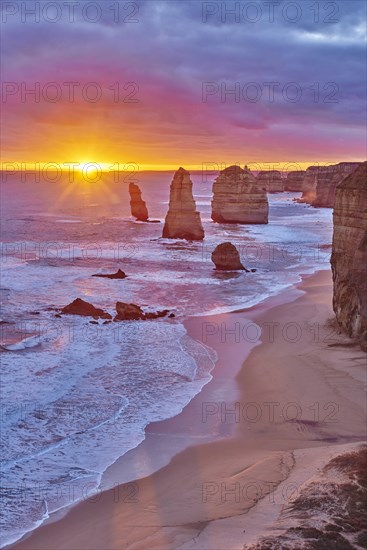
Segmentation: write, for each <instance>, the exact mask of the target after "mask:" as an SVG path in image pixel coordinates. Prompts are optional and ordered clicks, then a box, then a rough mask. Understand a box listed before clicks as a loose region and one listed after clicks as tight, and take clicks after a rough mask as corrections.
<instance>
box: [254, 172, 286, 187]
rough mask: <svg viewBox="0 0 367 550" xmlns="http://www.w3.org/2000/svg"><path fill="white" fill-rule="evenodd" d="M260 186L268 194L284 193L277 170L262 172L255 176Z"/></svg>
mask: <svg viewBox="0 0 367 550" xmlns="http://www.w3.org/2000/svg"><path fill="white" fill-rule="evenodd" d="M256 179H257V181H258V182H259V184H260V186H263V187H265V189H266V191H267V192H268V193H281V192H282V191H284V180H283V178H282V174H281V173H280V172H279V170H264V171H262V172H259V173H258V175H257V178H256Z"/></svg>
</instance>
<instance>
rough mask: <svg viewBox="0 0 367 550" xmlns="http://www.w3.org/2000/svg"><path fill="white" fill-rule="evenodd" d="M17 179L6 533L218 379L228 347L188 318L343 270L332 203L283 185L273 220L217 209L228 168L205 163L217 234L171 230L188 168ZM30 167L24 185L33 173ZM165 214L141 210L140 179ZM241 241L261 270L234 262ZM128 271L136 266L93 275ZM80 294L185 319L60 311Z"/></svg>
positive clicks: (9, 204) (6, 366)
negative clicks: (229, 261) (173, 202)
mask: <svg viewBox="0 0 367 550" xmlns="http://www.w3.org/2000/svg"><path fill="white" fill-rule="evenodd" d="M3 179H4V180H7V181H3V182H2V227H1V229H2V231H1V235H2V254H1V275H2V277H1V296H2V308H1V313H0V318H1V320H2V324H1V325H0V327H1V329H2V334H1V344H2V346H3V351H2V352H1V446H2V452H1V456H2V462H1V500H2V510H3V515H2V520H1V534H2V538H1V544H2V545H3V546H4V545H6V544H8V543H10V542H13V541H15V540H17V539H19V538H20V537H21V536H22V535H23V534H24V533H26V532H28V531H30V530H32V529H34V528H35V527H37V526H38V525H40V523H42V522H43V521H44V519H45V518H47V517H49V515H50V513H52V512H53V511H55V510H59V509H61V508H64V507H67V506H69V505H71V504H73V503H75V502H77V501H78V500H80V499H83V498H87V497H88V496H90V495H91V494H93V491H95V490H96V489H97V488H98V485H99V482H100V480H101V477H102V474H103V472H104V471H105V470H106V469H107V468H108V466H110V465H111V464H112V463H113V462H114V461H116V459H117V458H118V457H120V456H122V455H123V454H124V453H126V452H127V451H128V450H130V449H132V448H134V447H136V446H137V445H139V443H141V442H142V441H143V440H144V431H145V427H146V426H147V425H148V424H149V423H150V422H152V421H158V420H163V419H166V418H169V417H172V416H175V415H177V414H179V413H180V411H181V410H182V409H183V408H184V407H185V406H186V405H187V404H188V403H189V402H190V400H191V399H192V398H193V397H194V396H195V395H196V394H197V393H198V392H200V390H201V388H202V387H203V386H204V385H205V384H207V383H208V382H209V381H210V379H211V374H210V372H211V370H212V369H213V367H214V365H215V360H216V354H215V352H214V350H212V349H211V348H210V347H208V346H204V345H203V344H202V343H199V342H196V341H195V340H193V339H192V338H190V337H189V336H188V335H187V333H186V330H185V328H184V326H183V320H184V319H185V318H187V317H188V316H192V315H202V314H207V313H220V312H225V311H230V310H235V309H239V308H246V307H251V306H254V305H256V304H257V303H259V302H260V301H262V300H264V299H265V298H267V297H268V296H271V295H275V294H277V293H278V292H280V291H281V290H283V289H285V288H287V287H288V286H291V285H294V284H295V283H297V282H299V280H300V274H306V273H310V274H311V273H313V272H315V271H317V270H319V269H325V268H328V266H329V257H330V243H331V237H332V211H331V209H314V208H310V207H309V206H307V205H304V204H298V203H295V202H294V201H293V199H294V198H295V197H297V196H299V195H298V194H296V193H279V194H274V195H268V197H269V203H270V212H269V224H268V225H224V224H215V223H213V222H212V221H211V220H210V201H211V186H212V180H213V177H212V178H210V177H209V178H207V177H205V178H203V177H202V175H201V174H200V173H193V174H192V180H193V182H194V195H195V198H196V203H197V208H198V210H200V213H201V217H202V222H203V226H204V229H205V240H204V241H203V242H202V243H199V242H186V241H183V240H179V239H175V240H168V239H162V238H161V234H162V228H163V222H164V216H165V214H166V211H167V208H168V199H169V184H170V181H171V179H172V173H169V172H160V173H158V172H143V173H140V174H135V175H134V177H133V176H131V175H130V176H129V177H128V178H127V177H126V176H125V177H121V179H120V181H116V178H115V177H114V176H113V175H111V174H108V175H103V176H102V178H101V179H100V180H99V181H96V182H94V183H92V182H86V181H84V180H83V179H81V178H79V179H76V181H74V182H70V181H69V180H68V178H67V177H66V176H63V177H62V178H61V179H59V180H57V181H50V178H41V180H40V181H37V179H36V178H34V177H33V178H32V176H31V175H27V177H26V178H21V177H19V176H9V177H7V178H3ZM22 179H23V180H24V181H22ZM129 179H133V180H134V181H135V182H136V183H138V184H139V185H140V188H141V190H142V193H143V198H144V199H145V201H146V202H147V206H148V210H149V215H150V218H151V219H155V220H158V221H160V222H161V223H139V222H136V221H135V220H134V219H133V218H131V217H130V209H129V195H128V183H129ZM224 241H230V242H232V243H233V244H235V245H236V246H237V248H238V249H239V251H240V255H241V260H242V262H243V264H244V265H246V266H247V267H248V268H251V269H252V268H253V269H256V272H253V273H245V272H231V273H218V272H216V271H215V270H214V269H213V264H212V262H211V253H212V251H213V250H214V248H215V246H216V245H218V244H219V243H221V242H224ZM119 268H120V269H122V270H123V271H125V272H126V274H127V275H128V277H127V278H126V279H123V280H110V279H105V278H96V277H92V275H93V274H95V273H112V272H114V271H117V269H119ZM77 297H80V298H82V299H84V300H86V301H88V302H90V303H92V304H93V305H95V306H97V307H102V308H104V309H105V310H106V311H108V312H109V313H111V314H112V315H113V314H114V311H115V304H116V301H123V302H129V303H135V304H138V305H140V306H141V307H143V308H144V309H145V310H146V311H156V310H159V309H169V310H170V311H171V312H173V313H174V315H175V317H174V318H171V319H168V318H162V319H158V320H152V321H146V322H137V321H130V322H123V323H108V324H104V323H103V321H102V320H100V321H98V323H97V324H91V323H90V319H88V318H83V317H78V316H62V317H61V318H60V317H57V316H55V315H57V310H58V309H59V308H61V307H63V306H65V305H66V304H68V303H70V302H71V301H72V300H74V299H75V298H77Z"/></svg>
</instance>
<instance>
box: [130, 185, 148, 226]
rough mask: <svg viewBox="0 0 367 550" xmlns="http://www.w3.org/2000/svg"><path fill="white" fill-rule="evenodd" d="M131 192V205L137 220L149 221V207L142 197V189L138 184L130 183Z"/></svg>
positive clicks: (132, 212)
mask: <svg viewBox="0 0 367 550" xmlns="http://www.w3.org/2000/svg"><path fill="white" fill-rule="evenodd" d="M129 193H130V207H131V215H132V216H134V217H135V218H136V219H137V220H139V221H142V222H146V221H148V218H149V216H148V209H147V205H146V204H145V201H143V199H142V198H141V191H140V188H139V186H138V185H135V183H130V184H129Z"/></svg>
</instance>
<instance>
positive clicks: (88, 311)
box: [61, 298, 112, 319]
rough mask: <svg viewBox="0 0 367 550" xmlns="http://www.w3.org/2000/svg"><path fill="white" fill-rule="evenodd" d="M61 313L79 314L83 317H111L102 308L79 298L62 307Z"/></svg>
mask: <svg viewBox="0 0 367 550" xmlns="http://www.w3.org/2000/svg"><path fill="white" fill-rule="evenodd" d="M61 313H64V314H66V315H81V316H83V317H94V318H95V319H98V318H101V319H112V316H111V315H110V314H109V313H107V312H106V311H103V309H100V308H97V307H94V305H92V304H90V303H89V302H86V301H85V300H82V299H81V298H76V300H74V301H73V302H71V304H68V305H67V306H65V307H63V308H62V310H61Z"/></svg>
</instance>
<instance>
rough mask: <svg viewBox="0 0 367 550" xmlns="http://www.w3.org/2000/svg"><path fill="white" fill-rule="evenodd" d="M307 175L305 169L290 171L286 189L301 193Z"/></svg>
mask: <svg viewBox="0 0 367 550" xmlns="http://www.w3.org/2000/svg"><path fill="white" fill-rule="evenodd" d="M305 175H306V171H305V170H294V171H293V172H288V175H287V179H286V181H285V186H284V190H285V191H292V192H293V193H301V192H302V191H303V180H304V177H305Z"/></svg>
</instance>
